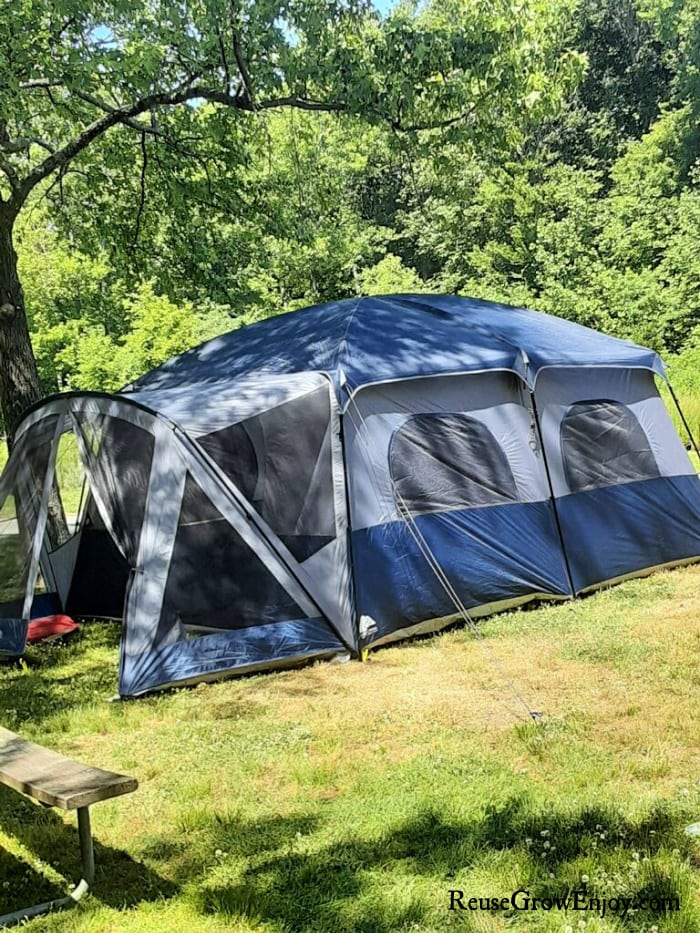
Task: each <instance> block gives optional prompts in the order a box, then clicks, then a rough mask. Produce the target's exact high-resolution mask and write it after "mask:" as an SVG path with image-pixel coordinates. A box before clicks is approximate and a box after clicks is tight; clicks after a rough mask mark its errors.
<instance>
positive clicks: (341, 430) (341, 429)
mask: <svg viewBox="0 0 700 933" xmlns="http://www.w3.org/2000/svg"><path fill="white" fill-rule="evenodd" d="M337 415H338V438H339V440H340V455H341V458H342V461H343V485H344V487H345V547H346V548H347V558H348V587H349V590H350V608H351V611H352V621H353V626H354V629H355V640H356V642H357V644H356V647H355V651H356V654H357V660H358V661H366V660H367V651H366V650H364V649H363V648H362V645H361V644H360V620H359V617H358V614H357V604H356V601H355V568H354V566H353V558H352V527H351V524H350V477H349V476H348V462H347V460H346V458H345V415H344V414H343V412H342V411H341V410H340V406H338V409H337Z"/></svg>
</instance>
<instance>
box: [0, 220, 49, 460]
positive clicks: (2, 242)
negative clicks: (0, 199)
mask: <svg viewBox="0 0 700 933" xmlns="http://www.w3.org/2000/svg"><path fill="white" fill-rule="evenodd" d="M14 219H15V218H14V216H13V214H12V213H11V212H10V211H9V210H8V209H7V206H5V209H4V210H3V209H2V206H0V409H1V410H2V417H3V421H4V424H5V431H6V432H7V443H8V446H9V447H10V449H11V448H12V437H13V432H14V429H15V427H16V425H17V422H18V421H19V419H20V417H21V415H22V413H23V412H24V410H25V409H26V408H28V407H29V406H30V405H33V404H34V402H37V401H38V400H39V399H40V398H41V387H40V385H39V375H38V373H37V368H36V360H35V359H34V351H33V350H32V344H31V341H30V339H29V328H28V326H27V316H26V313H25V310H24V295H23V294H22V286H21V284H20V281H19V275H18V274H17V253H16V252H15V248H14V243H13V240H12V230H13V227H14Z"/></svg>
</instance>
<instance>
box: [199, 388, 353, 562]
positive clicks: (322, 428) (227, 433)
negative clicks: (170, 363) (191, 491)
mask: <svg viewBox="0 0 700 933" xmlns="http://www.w3.org/2000/svg"><path fill="white" fill-rule="evenodd" d="M198 443H199V444H200V445H201V446H202V447H203V448H204V449H205V450H206V452H207V453H208V454H209V456H210V457H212V459H213V460H215V461H216V462H217V463H218V464H219V466H220V467H221V468H222V470H223V471H224V472H225V473H226V474H227V476H230V478H231V479H232V480H233V481H234V483H235V484H236V486H238V488H239V489H240V490H241V492H242V493H243V494H244V495H245V496H246V498H247V499H248V500H249V501H250V502H251V504H252V505H253V507H254V508H255V509H256V511H257V512H258V513H259V514H260V515H261V516H262V517H263V518H264V519H265V521H266V522H267V523H268V524H269V526H270V527H271V529H272V530H273V531H274V532H275V534H277V535H279V537H280V538H281V540H282V541H283V542H284V543H285V545H286V546H287V547H288V548H289V550H290V551H291V552H292V554H293V555H294V557H296V559H297V560H299V561H303V560H305V559H306V558H307V557H310V556H311V555H312V554H314V553H315V552H316V551H318V550H319V549H320V548H322V547H323V546H324V545H325V544H327V543H328V542H329V541H332V540H333V538H334V537H335V514H334V506H333V466H332V454H331V434H330V399H329V395H328V389H327V388H326V387H325V386H324V387H322V388H320V389H317V390H316V391H314V392H310V393H308V394H307V395H304V396H303V397H301V398H298V399H293V400H291V401H289V402H285V403H284V404H283V405H278V406H277V407H276V408H273V409H270V411H266V412H263V413H262V414H260V415H257V416H256V417H254V418H248V419H247V420H245V421H241V422H239V423H238V424H235V425H232V426H231V427H229V428H224V429H223V430H221V431H216V432H214V433H212V434H207V435H205V436H204V437H200V438H198Z"/></svg>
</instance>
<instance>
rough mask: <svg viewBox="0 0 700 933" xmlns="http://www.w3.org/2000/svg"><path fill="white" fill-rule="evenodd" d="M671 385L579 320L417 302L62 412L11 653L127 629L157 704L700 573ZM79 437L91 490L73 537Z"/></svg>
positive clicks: (82, 397)
mask: <svg viewBox="0 0 700 933" xmlns="http://www.w3.org/2000/svg"><path fill="white" fill-rule="evenodd" d="M655 376H658V377H660V378H661V379H663V378H664V369H663V365H662V363H661V360H660V359H659V357H658V356H657V355H656V353H654V352H653V351H651V350H648V349H644V348H642V347H638V346H635V345H634V344H631V343H628V342H626V341H622V340H617V339H614V338H612V337H607V336H605V335H603V334H600V333H597V332H595V331H593V330H590V329H588V328H585V327H581V326H579V325H577V324H573V323H571V322H568V321H564V320H560V319H558V318H555V317H551V316H548V315H545V314H538V313H536V312H533V311H526V310H522V309H520V308H513V307H507V306H504V305H499V304H493V303H490V302H485V301H476V300H472V299H468V298H456V297H449V296H432V295H391V296H385V297H376V298H361V299H353V300H345V301H338V302H333V303H330V304H326V305H323V306H319V307H314V308H308V309H305V310H302V311H297V312H294V313H291V314H285V315H281V316H280V317H276V318H272V319H269V320H266V321H262V322H261V323H258V324H254V325H252V326H250V327H246V328H242V329H240V330H237V331H234V332H232V333H230V334H226V335H224V336H222V337H218V338H216V339H214V340H210V341H209V342H207V343H205V344H203V345H202V346H200V347H197V348H196V349H193V350H190V351H189V352H187V353H184V354H182V355H181V356H178V357H175V358H174V359H172V360H170V361H169V362H167V363H165V364H164V365H163V366H160V367H159V368H158V369H155V370H154V371H153V372H151V373H149V374H148V375H146V376H144V377H143V378H141V379H139V380H138V381H136V382H135V383H133V384H132V385H130V386H128V387H127V388H126V389H125V390H124V391H123V392H121V393H118V394H113V395H107V394H101V393H100V394H96V393H68V394H62V395H58V396H54V397H52V398H48V399H46V400H44V401H42V402H41V403H39V404H38V405H36V406H34V407H33V408H32V409H30V410H29V411H28V412H27V413H26V414H25V416H24V418H23V420H22V421H21V423H20V424H19V426H18V428H17V431H16V435H15V444H14V447H13V451H12V455H11V457H10V460H9V462H8V464H7V467H6V469H5V471H4V473H3V475H2V478H1V479H0V651H1V652H4V653H5V654H20V653H21V652H22V651H23V650H24V647H25V639H26V633H27V625H28V621H29V619H30V618H32V617H34V616H37V615H39V616H41V615H46V614H47V613H48V612H51V611H53V612H67V613H69V614H70V615H72V616H75V617H84V618H116V619H123V636H122V642H121V656H120V667H119V693H120V695H121V696H125V697H126V696H136V695H139V694H142V693H145V692H148V691H151V690H154V689H157V688H162V687H166V686H171V685H174V684H183V683H190V682H194V681H198V680H202V679H208V678H213V677H217V676H221V675H223V674H228V673H238V672H243V671H253V670H262V669H271V668H274V667H279V666H282V665H288V664H293V663H298V662H300V661H302V660H304V659H309V658H322V657H331V656H333V655H336V654H340V653H350V654H353V655H355V656H359V655H360V654H361V653H362V652H363V651H364V650H365V649H367V648H371V647H372V646H376V645H381V644H385V643H387V642H391V641H394V640H396V639H400V638H404V637H406V636H408V635H411V634H415V633H424V632H429V631H434V630H437V629H439V628H440V627H442V626H445V625H447V624H449V623H450V622H453V621H455V619H458V618H459V617H460V616H461V615H463V613H464V610H466V611H468V613H469V614H470V616H477V615H483V614H485V613H490V612H494V611H497V610H499V609H503V608H506V607H511V606H515V605H517V604H520V603H524V602H526V601H527V600H532V599H570V598H572V597H574V596H576V595H578V594H581V593H586V592H588V591H590V590H592V589H594V588H595V587H599V586H601V585H602V584H609V583H612V582H615V581H618V580H622V579H625V578H627V577H632V576H639V575H642V574H645V573H648V572H649V571H651V570H653V569H656V568H659V567H668V566H671V565H675V564H681V563H685V562H691V561H694V560H699V559H700V479H699V478H698V476H697V474H696V472H695V470H694V469H693V466H692V464H691V462H690V459H689V457H688V454H687V453H686V450H685V449H684V446H683V444H682V442H681V440H680V438H679V436H678V434H677V433H676V430H675V429H674V426H673V424H672V422H671V420H670V418H669V416H668V414H667V412H666V408H665V406H664V403H663V401H662V399H661V398H660V396H659V393H658V391H657V388H656V383H655V378H654V377H655ZM64 435H68V436H69V439H70V440H69V444H70V445H72V447H73V452H74V459H75V462H76V464H79V468H80V470H81V471H82V472H83V473H84V477H85V481H86V485H85V489H86V494H85V496H84V501H83V502H82V504H81V505H80V507H79V509H78V513H79V514H78V515H77V518H74V516H73V515H69V520H68V521H65V520H63V519H62V517H61V510H62V504H61V488H60V482H58V479H57V473H56V462H57V451H58V449H59V447H60V446H61V445H63V447H65V446H66V438H65V437H64ZM78 457H79V460H78ZM63 505H64V506H66V505H67V504H66V503H65V502H64V504H63ZM65 511H68V512H71V511H75V506H74V505H73V506H72V509H69V508H66V509H65ZM3 529H4V530H3Z"/></svg>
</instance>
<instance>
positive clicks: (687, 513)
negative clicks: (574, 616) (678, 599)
mask: <svg viewBox="0 0 700 933" xmlns="http://www.w3.org/2000/svg"><path fill="white" fill-rule="evenodd" d="M557 507H558V510H559V518H560V521H561V526H562V532H563V536H564V543H565V546H566V553H567V555H568V558H569V564H570V567H571V575H572V578H573V583H574V588H575V590H576V592H577V593H579V592H581V590H584V589H586V588H587V587H590V586H594V585H595V584H598V583H602V582H604V581H606V580H614V579H615V578H616V577H621V576H625V575H626V574H632V573H636V572H638V571H640V570H644V569H651V568H654V567H660V566H663V565H664V564H669V563H673V562H679V561H682V560H688V559H691V558H697V556H698V555H700V480H698V477H697V476H672V477H669V476H664V477H659V478H658V479H649V480H644V481H642V482H637V483H622V484H619V485H615V486H604V487H601V488H599V489H591V490H587V491H586V492H578V493H573V494H572V495H570V496H564V497H563V498H562V499H559V500H558V504H557Z"/></svg>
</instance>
